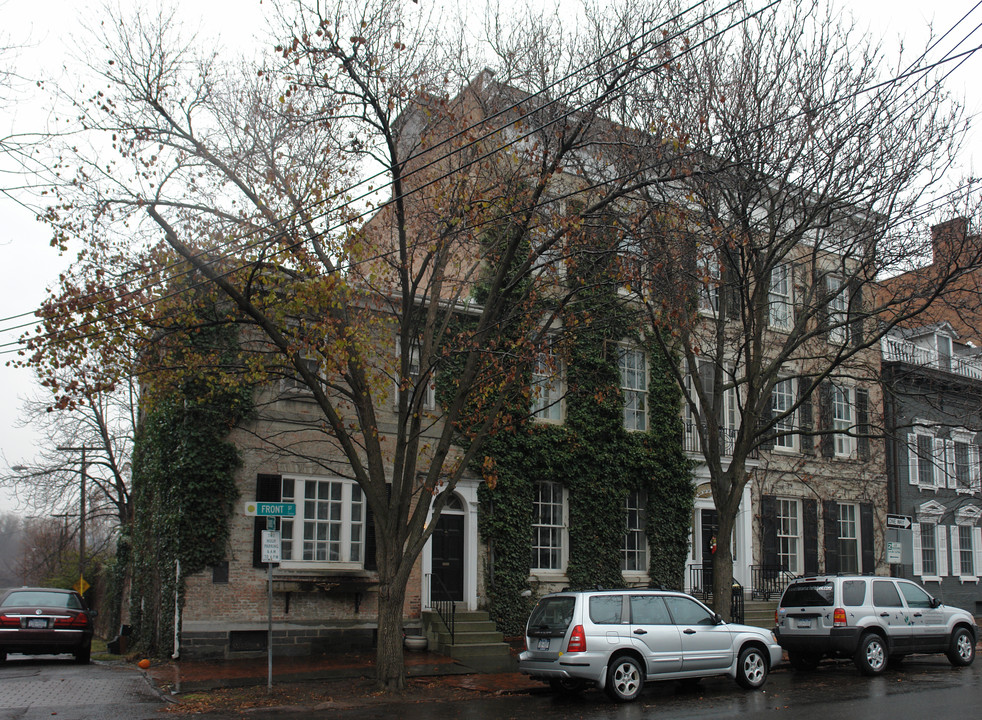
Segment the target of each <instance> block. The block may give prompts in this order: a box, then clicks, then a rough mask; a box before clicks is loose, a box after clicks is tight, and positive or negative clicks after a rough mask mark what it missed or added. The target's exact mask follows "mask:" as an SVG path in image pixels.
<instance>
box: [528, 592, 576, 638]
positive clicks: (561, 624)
mask: <svg viewBox="0 0 982 720" xmlns="http://www.w3.org/2000/svg"><path fill="white" fill-rule="evenodd" d="M575 605H576V598H575V597H572V596H569V595H560V596H558V597H546V598H542V599H541V600H540V601H539V604H538V605H536V606H535V610H533V611H532V616H531V617H530V618H529V630H550V631H560V632H563V633H565V632H566V628H567V627H569V623H570V621H571V620H572V619H573V607H574V606H575Z"/></svg>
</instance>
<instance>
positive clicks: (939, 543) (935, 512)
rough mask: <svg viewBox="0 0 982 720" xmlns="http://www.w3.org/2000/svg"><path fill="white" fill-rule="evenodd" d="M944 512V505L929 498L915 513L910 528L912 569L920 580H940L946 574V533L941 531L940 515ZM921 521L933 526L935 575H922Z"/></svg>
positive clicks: (938, 581)
mask: <svg viewBox="0 0 982 720" xmlns="http://www.w3.org/2000/svg"><path fill="white" fill-rule="evenodd" d="M943 514H944V506H943V505H941V504H939V503H937V502H934V501H933V500H930V501H928V502H926V503H924V504H923V505H921V506H920V507H919V508H918V511H917V513H916V515H915V518H914V519H915V522H914V526H913V527H912V528H911V530H912V535H913V541H914V542H913V545H914V548H913V553H914V558H913V570H914V575H916V576H918V577H919V578H921V581H922V582H937V583H940V582H941V578H942V577H947V575H948V533H946V532H944V531H943V528H944V526H943V525H941V524H940V523H941V516H942V515H943ZM921 523H924V524H925V525H932V526H934V565H935V567H936V568H937V569H938V573H937V574H936V575H924V574H923V571H924V565H923V560H922V556H921Z"/></svg>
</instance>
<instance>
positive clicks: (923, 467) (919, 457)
mask: <svg viewBox="0 0 982 720" xmlns="http://www.w3.org/2000/svg"><path fill="white" fill-rule="evenodd" d="M944 453H945V446H944V440H942V439H939V438H935V437H934V436H933V435H929V434H928V433H927V432H924V431H923V430H918V431H916V432H913V433H911V434H909V435H908V436H907V454H908V458H909V460H910V462H909V463H908V472H909V473H910V482H911V484H912V485H922V486H928V487H934V486H936V485H942V486H943V485H944V484H945V483H944V463H943V462H942V460H943V458H944Z"/></svg>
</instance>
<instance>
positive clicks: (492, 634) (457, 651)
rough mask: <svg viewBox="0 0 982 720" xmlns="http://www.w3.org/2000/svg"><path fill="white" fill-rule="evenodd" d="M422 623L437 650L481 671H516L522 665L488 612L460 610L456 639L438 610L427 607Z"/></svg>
mask: <svg viewBox="0 0 982 720" xmlns="http://www.w3.org/2000/svg"><path fill="white" fill-rule="evenodd" d="M422 623H423V634H425V635H426V637H427V639H428V640H429V648H430V650H431V651H433V652H438V653H440V654H442V655H449V656H450V657H452V658H454V659H455V660H457V661H458V662H460V663H461V664H462V665H466V666H467V667H469V668H472V669H474V670H477V671H478V672H486V673H495V672H514V671H515V670H517V669H518V663H517V661H516V659H515V658H514V657H513V656H512V653H511V647H509V645H508V644H507V643H505V642H504V638H503V637H502V635H501V633H500V632H498V630H497V629H496V628H495V626H494V623H493V622H491V619H490V618H489V617H488V614H487V613H486V612H475V611H471V610H457V613H456V623H455V626H454V638H453V643H451V641H450V631H449V630H448V629H447V627H446V626H445V625H444V624H443V620H441V619H440V616H439V615H438V614H437V613H436V612H433V611H424V612H423V616H422Z"/></svg>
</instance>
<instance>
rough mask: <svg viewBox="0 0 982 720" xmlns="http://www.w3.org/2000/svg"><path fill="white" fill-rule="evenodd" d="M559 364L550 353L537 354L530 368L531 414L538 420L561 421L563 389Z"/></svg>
mask: <svg viewBox="0 0 982 720" xmlns="http://www.w3.org/2000/svg"><path fill="white" fill-rule="evenodd" d="M561 377H562V376H561V372H560V367H559V363H558V361H557V359H556V357H555V355H554V354H553V353H552V352H551V351H547V352H542V353H539V356H538V357H537V358H536V361H535V366H534V367H533V368H532V414H533V415H534V416H535V417H536V418H537V419H539V420H546V421H548V422H560V421H561V420H562V419H563V403H562V397H563V387H562V379H561Z"/></svg>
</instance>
